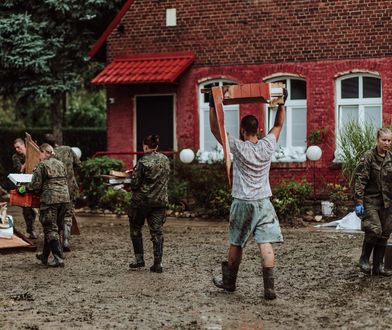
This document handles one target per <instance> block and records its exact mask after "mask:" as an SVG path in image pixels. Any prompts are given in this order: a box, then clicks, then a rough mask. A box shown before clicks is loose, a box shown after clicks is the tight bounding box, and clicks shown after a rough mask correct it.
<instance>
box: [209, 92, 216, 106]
mask: <svg viewBox="0 0 392 330" xmlns="http://www.w3.org/2000/svg"><path fill="white" fill-rule="evenodd" d="M209 104H210V108H214V109H215V101H214V96H213V95H212V91H211V93H210V102H209Z"/></svg>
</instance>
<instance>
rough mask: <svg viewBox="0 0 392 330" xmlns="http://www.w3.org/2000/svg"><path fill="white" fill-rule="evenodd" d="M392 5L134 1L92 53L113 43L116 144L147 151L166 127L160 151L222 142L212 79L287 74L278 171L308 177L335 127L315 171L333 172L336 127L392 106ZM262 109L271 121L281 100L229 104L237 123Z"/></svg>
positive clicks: (322, 175) (111, 135)
mask: <svg viewBox="0 0 392 330" xmlns="http://www.w3.org/2000/svg"><path fill="white" fill-rule="evenodd" d="M391 14H392V4H391V2H390V1H389V0H377V1H376V0H374V1H373V0H372V1H362V0H339V1H336V0H320V1H318V0H304V1H297V0H282V1H279V2H276V1H269V0H222V1H207V0H199V1H193V0H165V1H163V0H134V1H132V0H129V1H127V2H126V4H125V5H124V7H123V9H122V10H121V12H120V13H119V14H118V15H117V17H116V18H115V19H114V21H113V22H112V23H111V24H110V26H109V27H108V28H107V30H106V31H105V33H104V34H103V35H102V36H101V38H100V39H99V40H98V41H97V43H96V45H95V46H94V47H93V48H92V50H91V51H90V54H89V55H90V57H93V56H94V55H95V54H96V53H97V52H98V51H99V50H100V49H101V47H102V46H103V44H104V43H106V47H107V48H106V49H107V62H108V65H107V67H106V68H105V69H104V70H103V72H101V73H100V74H99V75H98V76H97V77H95V78H94V79H93V83H96V84H105V85H107V99H108V107H107V132H108V133H107V134H108V135H107V136H108V149H109V150H110V151H130V150H132V151H136V150H141V147H140V145H141V139H142V137H143V136H144V135H145V134H146V133H148V132H150V131H151V132H152V131H155V132H158V133H159V134H160V136H161V139H162V145H161V149H166V150H170V149H173V150H181V149H182V148H192V149H194V150H200V152H199V153H200V154H201V157H202V158H203V157H204V158H206V157H207V155H209V153H208V152H211V151H212V150H214V149H215V148H216V142H215V140H214V139H213V137H212V135H211V133H210V131H209V122H208V115H207V114H208V95H206V94H203V93H201V89H203V88H205V87H210V86H213V85H223V84H241V83H252V82H260V81H265V82H274V81H284V82H285V83H286V85H287V88H288V90H289V99H288V100H287V103H286V108H287V119H286V124H285V128H284V132H283V133H282V136H281V138H280V141H279V145H280V148H279V149H278V150H277V152H276V155H275V161H274V164H273V166H272V171H271V176H272V181H274V179H280V178H283V177H292V176H297V177H300V176H304V175H306V176H309V179H311V178H312V173H313V172H312V171H310V169H311V167H312V166H313V164H310V161H307V160H306V157H305V150H306V147H307V145H308V142H307V137H308V136H309V134H310V133H311V132H314V131H315V130H317V129H325V131H326V135H325V139H324V141H322V143H321V144H320V147H321V149H322V151H323V155H322V158H321V160H320V161H318V162H316V167H317V179H318V180H322V181H330V182H334V181H336V180H338V179H339V177H340V170H339V169H337V166H336V160H335V158H336V157H335V155H336V152H335V151H336V141H335V139H336V134H337V132H339V129H340V128H341V127H342V125H344V123H345V122H347V120H349V119H355V120H358V121H359V122H360V123H363V122H372V123H374V125H376V126H381V125H382V124H389V123H390V122H391V115H392V56H391V55H392V34H391V33H390V31H392V20H391ZM248 113H252V114H255V115H256V116H257V117H258V118H259V120H260V123H261V126H262V127H263V129H264V130H265V131H268V130H269V128H270V126H271V125H272V123H273V117H274V116H273V115H274V109H269V108H267V107H265V106H263V105H260V104H247V105H241V106H238V105H237V106H227V107H226V109H225V117H226V123H227V129H228V131H229V132H230V133H231V134H236V135H238V131H239V122H240V118H241V117H242V116H243V115H245V114H248Z"/></svg>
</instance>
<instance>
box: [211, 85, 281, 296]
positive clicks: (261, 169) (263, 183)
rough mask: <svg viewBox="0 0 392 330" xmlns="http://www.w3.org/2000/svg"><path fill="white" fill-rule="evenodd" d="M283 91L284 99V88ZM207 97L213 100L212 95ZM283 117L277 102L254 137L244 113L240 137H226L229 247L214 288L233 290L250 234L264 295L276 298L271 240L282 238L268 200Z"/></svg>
mask: <svg viewBox="0 0 392 330" xmlns="http://www.w3.org/2000/svg"><path fill="white" fill-rule="evenodd" d="M284 92H285V97H284V99H285V100H286V98H287V90H284ZM210 99H211V100H212V96H210ZM214 107H215V106H214V104H213V101H212V102H210V125H211V132H212V134H213V135H214V136H215V138H216V139H217V140H218V142H219V143H221V144H222V141H221V138H220V134H219V127H218V122H217V118H216V113H215V110H214ZM284 117H285V108H284V104H280V105H279V106H278V111H277V113H276V117H275V123H274V126H273V127H272V128H271V130H270V131H269V132H268V134H267V136H265V137H264V138H263V139H261V140H259V139H258V137H257V133H258V130H259V123H258V120H257V118H256V117H255V116H253V115H247V116H245V117H243V118H242V120H241V127H240V133H241V140H239V139H236V138H235V137H233V136H230V135H229V136H228V140H229V145H230V151H231V153H232V154H233V187H232V196H233V198H234V200H233V203H232V205H231V208H230V222H229V223H230V224H229V240H230V247H229V252H228V261H224V262H222V278H220V277H219V278H217V277H215V278H214V279H213V282H214V284H215V285H216V286H217V287H219V288H222V289H225V290H226V291H230V292H232V291H234V290H235V289H236V280H237V273H238V268H239V265H240V263H241V258H242V251H243V248H244V247H245V245H246V242H247V241H248V239H249V238H250V236H251V235H253V236H254V237H255V240H256V242H257V244H258V246H259V250H260V255H261V258H262V267H263V280H264V297H265V299H275V298H276V294H275V290H274V275H273V270H274V262H275V256H274V250H273V248H272V243H278V242H283V237H282V234H281V231H280V226H279V221H278V218H277V216H276V213H275V209H274V207H273V205H272V203H271V202H270V199H269V198H270V197H271V195H272V193H271V187H270V184H269V170H270V167H271V158H272V155H273V153H274V151H275V148H276V142H277V140H278V138H279V135H280V132H281V130H282V127H283V122H284Z"/></svg>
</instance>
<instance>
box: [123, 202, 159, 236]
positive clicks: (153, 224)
mask: <svg viewBox="0 0 392 330" xmlns="http://www.w3.org/2000/svg"><path fill="white" fill-rule="evenodd" d="M128 218H129V228H130V236H131V239H135V238H141V237H142V228H143V225H144V222H145V220H146V219H147V224H148V228H149V230H150V235H151V241H153V242H157V241H161V240H162V237H163V234H162V226H163V224H164V223H165V221H166V208H165V207H138V208H130V209H129V212H128Z"/></svg>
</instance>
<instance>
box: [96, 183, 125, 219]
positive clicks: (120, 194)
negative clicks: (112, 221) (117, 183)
mask: <svg viewBox="0 0 392 330" xmlns="http://www.w3.org/2000/svg"><path fill="white" fill-rule="evenodd" d="M131 198H132V193H131V192H127V191H124V190H122V189H114V188H111V187H109V188H107V189H106V191H105V193H104V195H103V196H101V198H100V199H99V207H100V208H101V209H105V210H109V211H112V212H113V213H115V214H117V215H122V214H125V213H126V211H127V209H128V207H129V205H130V203H131Z"/></svg>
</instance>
